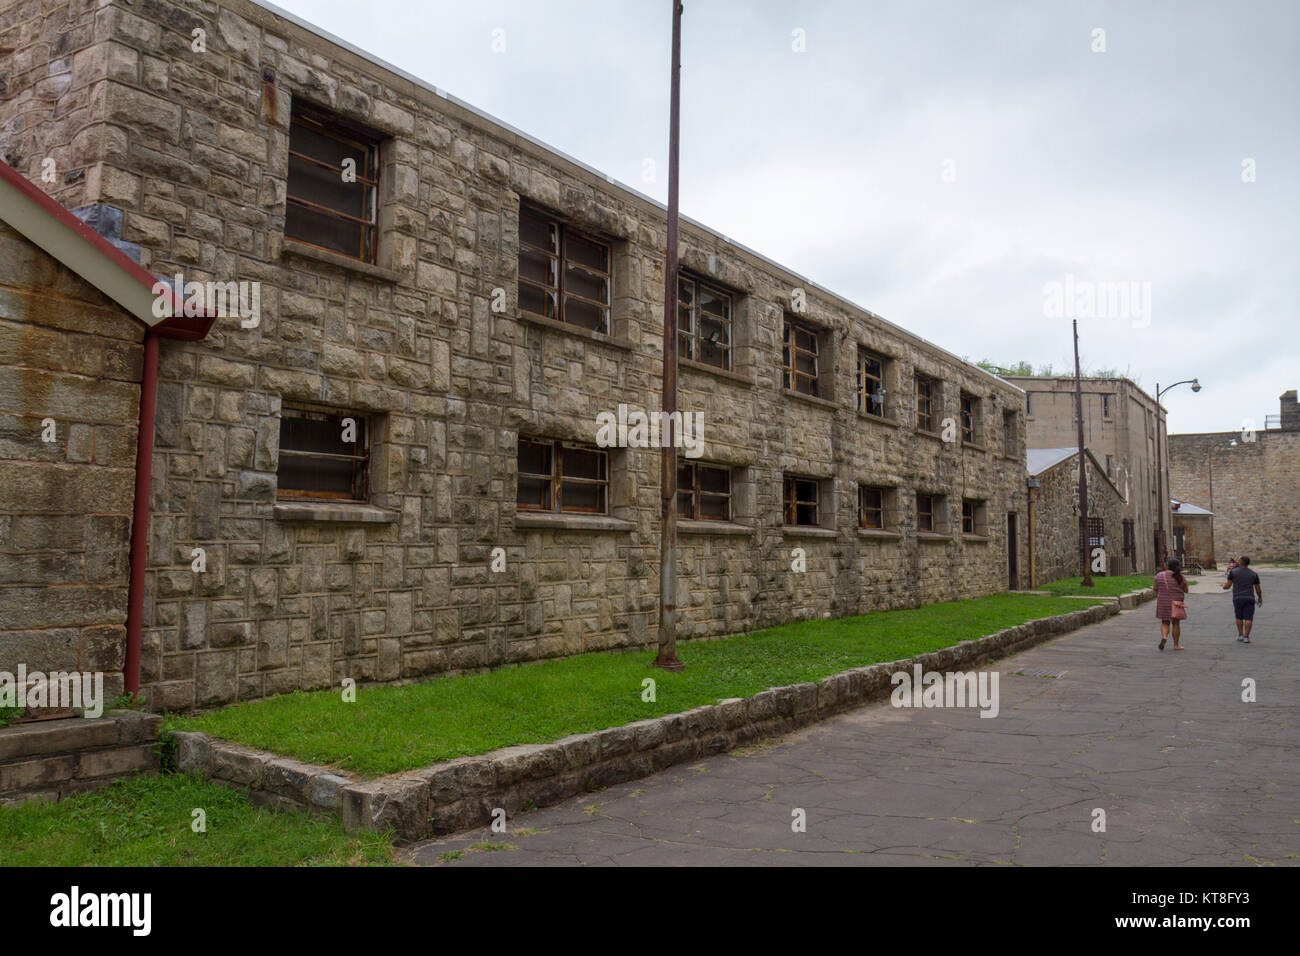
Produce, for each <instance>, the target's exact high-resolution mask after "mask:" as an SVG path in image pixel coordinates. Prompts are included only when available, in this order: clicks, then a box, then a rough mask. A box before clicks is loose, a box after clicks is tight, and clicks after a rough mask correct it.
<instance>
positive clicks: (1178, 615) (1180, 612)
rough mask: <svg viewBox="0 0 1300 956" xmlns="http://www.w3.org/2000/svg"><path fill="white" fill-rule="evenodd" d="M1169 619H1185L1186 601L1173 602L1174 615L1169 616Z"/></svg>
mask: <svg viewBox="0 0 1300 956" xmlns="http://www.w3.org/2000/svg"><path fill="white" fill-rule="evenodd" d="M1171 620H1174V621H1185V620H1187V604H1186V602H1184V601H1175V602H1174V616H1173V618H1171Z"/></svg>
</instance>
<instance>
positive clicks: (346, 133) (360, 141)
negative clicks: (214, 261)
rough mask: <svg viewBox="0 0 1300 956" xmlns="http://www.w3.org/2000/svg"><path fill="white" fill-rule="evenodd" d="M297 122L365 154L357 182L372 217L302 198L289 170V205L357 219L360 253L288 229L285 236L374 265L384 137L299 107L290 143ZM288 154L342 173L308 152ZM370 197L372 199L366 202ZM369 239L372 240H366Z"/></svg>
mask: <svg viewBox="0 0 1300 956" xmlns="http://www.w3.org/2000/svg"><path fill="white" fill-rule="evenodd" d="M295 125H298V126H303V127H304V128H308V129H311V130H312V132H314V133H316V134H317V135H320V136H325V137H328V138H329V139H332V140H335V141H336V142H339V143H343V144H344V145H345V146H348V147H351V148H353V149H356V150H357V151H358V152H360V153H361V154H362V156H363V157H364V158H365V164H364V168H362V169H358V170H357V173H356V176H357V180H356V181H357V184H358V185H360V186H361V187H362V189H363V190H365V192H363V194H362V202H361V205H362V209H365V208H367V207H368V208H369V209H370V217H369V218H368V219H367V218H362V217H360V216H349V215H348V214H347V213H341V212H339V211H338V210H336V209H330V208H329V207H328V206H322V205H320V204H319V203H314V202H312V201H311V200H309V199H303V198H301V197H299V196H295V195H294V194H293V177H292V176H291V175H289V174H288V172H287V171H286V174H285V188H284V191H285V202H286V204H288V205H295V206H302V207H303V208H306V209H310V210H311V211H313V212H315V213H318V214H320V215H322V216H329V217H330V218H332V219H340V220H344V221H347V222H355V223H358V224H359V225H360V226H361V238H360V247H359V248H358V249H357V254H356V255H352V254H351V253H347V252H340V251H339V250H338V249H331V248H330V247H329V246H322V245H320V244H319V243H315V242H312V241H311V240H310V239H304V238H303V237H301V236H295V235H291V234H290V233H289V232H287V231H286V232H285V238H286V239H292V240H293V241H294V242H301V243H303V244H304V245H308V246H311V247H313V248H315V249H321V250H323V251H325V252H331V253H334V254H335V255H340V256H347V257H348V258H350V259H356V260H357V261H358V262H367V263H370V264H371V265H373V264H374V263H375V261H376V257H377V255H378V251H379V164H380V157H379V145H380V142H381V140H382V137H380V136H377V135H374V134H370V133H362V132H360V131H358V130H356V129H352V128H349V127H347V126H344V125H342V124H338V123H334V122H333V116H332V114H328V113H326V112H325V111H323V110H317V109H310V108H298V109H294V110H293V112H292V114H291V116H290V120H289V126H290V128H289V136H290V143H292V142H293V139H292V137H293V127H294V126H295ZM288 152H289V156H290V157H292V158H295V159H300V160H302V161H303V162H307V163H311V164H312V165H315V166H320V167H321V168H323V169H328V170H331V171H333V172H336V173H338V174H339V175H340V176H341V175H342V170H340V169H337V168H335V167H334V166H332V165H331V164H329V163H325V162H322V161H321V160H319V159H317V158H316V157H314V156H308V155H307V154H306V153H300V152H298V151H297V150H294V149H290V150H289V151H288ZM367 200H369V201H368V202H367ZM367 240H369V242H367Z"/></svg>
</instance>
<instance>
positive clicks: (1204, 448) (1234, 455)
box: [1169, 389, 1300, 564]
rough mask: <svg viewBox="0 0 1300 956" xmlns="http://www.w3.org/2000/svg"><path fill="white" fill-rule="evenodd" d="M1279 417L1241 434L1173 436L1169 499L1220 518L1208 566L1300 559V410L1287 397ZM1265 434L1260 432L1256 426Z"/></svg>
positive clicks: (1250, 424) (1292, 392) (1285, 394)
mask: <svg viewBox="0 0 1300 956" xmlns="http://www.w3.org/2000/svg"><path fill="white" fill-rule="evenodd" d="M1278 404H1279V407H1278V414H1277V415H1266V416H1264V419H1263V420H1262V421H1260V420H1259V419H1254V420H1253V421H1252V420H1251V418H1250V416H1244V420H1245V421H1246V427H1243V428H1242V429H1241V431H1235V432H1202V433H1198V434H1187V435H1170V436H1169V475H1170V493H1171V494H1172V495H1173V496H1174V497H1175V498H1178V499H1180V500H1186V501H1190V502H1194V503H1196V504H1197V505H1198V506H1200V507H1203V508H1205V509H1207V510H1209V511H1212V512H1214V525H1213V532H1214V534H1213V539H1212V543H1213V548H1212V550H1211V551H1210V553H1209V558H1210V560H1209V561H1208V562H1207V561H1205V560H1204V559H1203V560H1202V562H1201V563H1202V564H1209V563H1213V564H1224V563H1226V562H1227V561H1228V560H1229V559H1231V558H1235V557H1240V556H1241V555H1243V554H1246V555H1250V557H1251V558H1252V560H1256V561H1295V560H1296V559H1297V558H1298V557H1300V403H1297V400H1296V392H1295V390H1294V389H1291V390H1289V391H1286V392H1283V393H1282V395H1281V397H1280V398H1279V400H1278ZM1257 425H1258V426H1261V427H1258V428H1257V427H1255V426H1257Z"/></svg>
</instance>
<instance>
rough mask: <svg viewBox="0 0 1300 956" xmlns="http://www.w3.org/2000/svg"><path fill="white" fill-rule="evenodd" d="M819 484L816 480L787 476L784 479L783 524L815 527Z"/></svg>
mask: <svg viewBox="0 0 1300 956" xmlns="http://www.w3.org/2000/svg"><path fill="white" fill-rule="evenodd" d="M820 491H821V483H820V482H819V481H818V480H817V479H816V478H799V477H796V476H791V475H787V476H786V479H785V494H784V500H785V523H786V524H788V525H816V524H817V506H818V499H819V497H820Z"/></svg>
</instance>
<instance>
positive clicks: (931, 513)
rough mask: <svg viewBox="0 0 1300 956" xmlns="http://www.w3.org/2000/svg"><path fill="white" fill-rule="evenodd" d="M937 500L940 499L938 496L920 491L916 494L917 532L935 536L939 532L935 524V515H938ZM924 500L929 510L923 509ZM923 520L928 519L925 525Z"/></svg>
mask: <svg viewBox="0 0 1300 956" xmlns="http://www.w3.org/2000/svg"><path fill="white" fill-rule="evenodd" d="M937 498H938V496H937V495H932V494H929V493H927V492H924V491H918V492H917V493H916V530H917V531H920V532H924V533H927V534H934V533H936V532H937V530H938V529H937V528H936V527H935V522H934V518H935V513H936V508H935V505H936V503H937ZM922 500H924V502H925V503H926V504H927V505H928V506H929V507H928V508H922V507H921V503H922ZM923 518H924V519H926V520H925V522H924V525H923V523H922V519H923Z"/></svg>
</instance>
